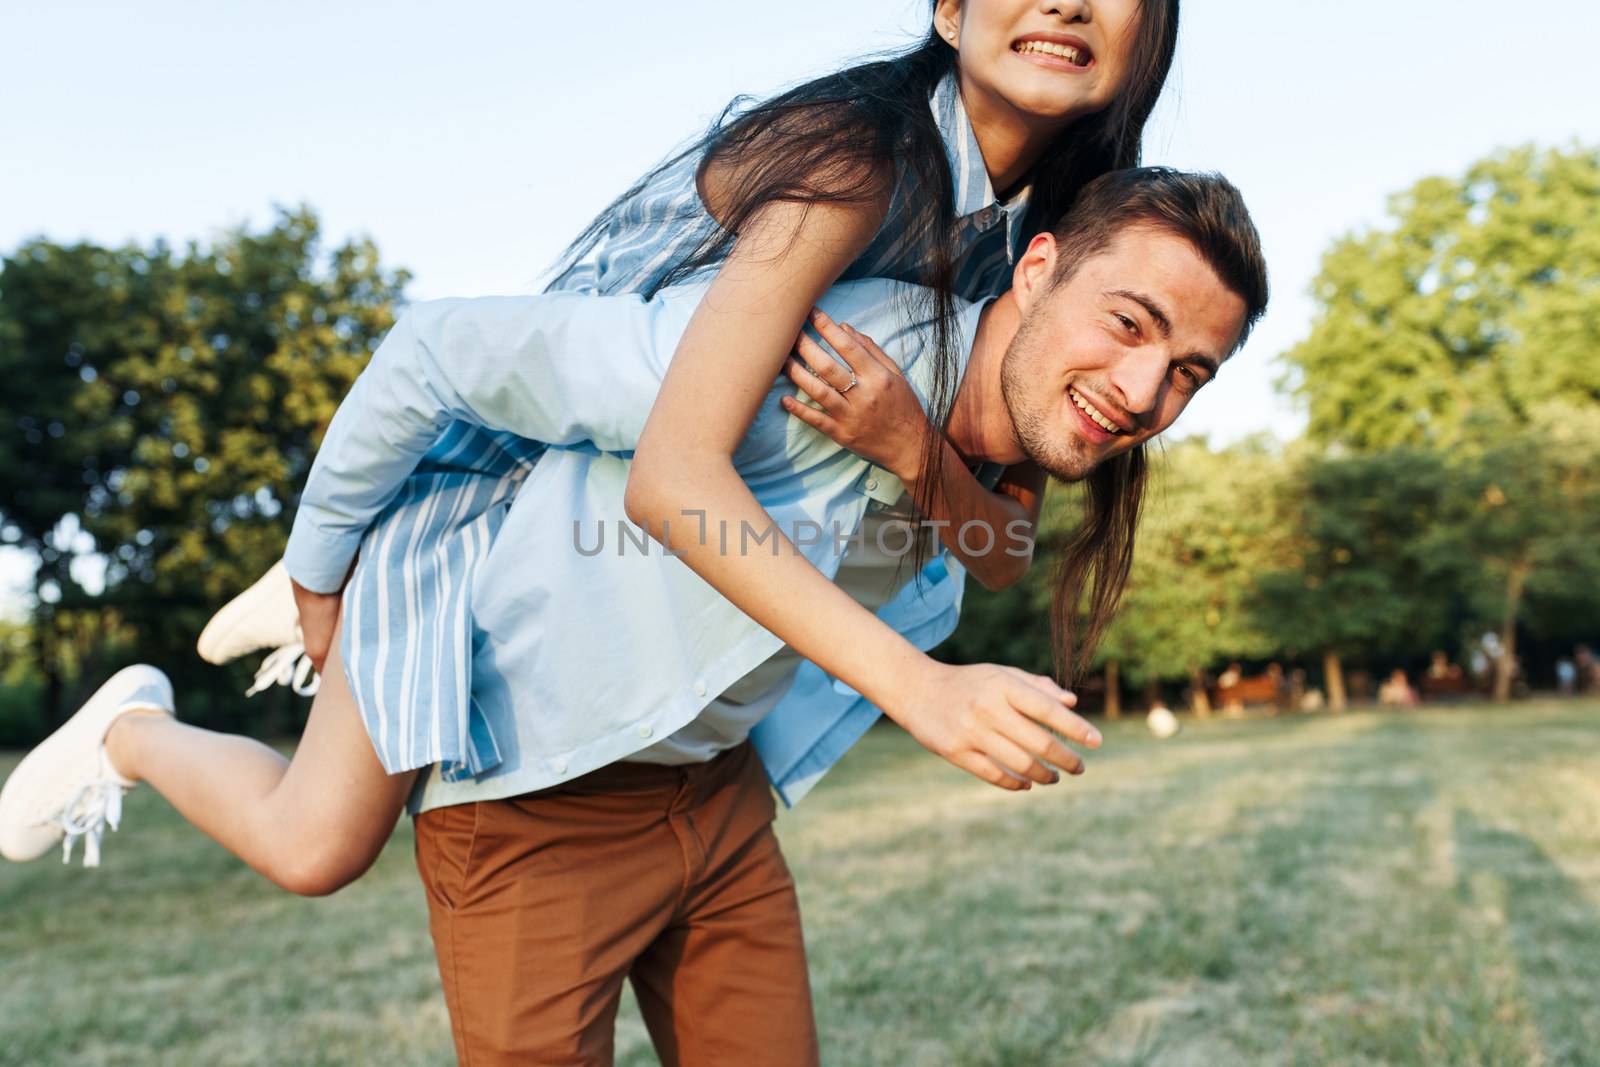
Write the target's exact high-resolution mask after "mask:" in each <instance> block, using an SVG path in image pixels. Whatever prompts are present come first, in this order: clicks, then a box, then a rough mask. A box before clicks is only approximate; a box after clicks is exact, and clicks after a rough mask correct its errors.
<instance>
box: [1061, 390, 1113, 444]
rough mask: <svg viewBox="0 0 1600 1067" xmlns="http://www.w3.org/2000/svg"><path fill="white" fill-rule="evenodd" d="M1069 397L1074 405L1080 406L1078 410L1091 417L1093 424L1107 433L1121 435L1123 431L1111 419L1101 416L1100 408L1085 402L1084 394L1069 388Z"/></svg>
mask: <svg viewBox="0 0 1600 1067" xmlns="http://www.w3.org/2000/svg"><path fill="white" fill-rule="evenodd" d="M1067 395H1068V396H1070V397H1072V402H1073V403H1074V404H1076V405H1078V410H1080V411H1082V412H1083V413H1084V414H1085V415H1087V416H1089V419H1090V421H1091V422H1093V423H1094V424H1095V425H1096V426H1098V427H1100V428H1101V429H1102V430H1104V431H1105V432H1106V433H1121V432H1122V430H1121V429H1120V428H1119V427H1118V426H1117V424H1116V423H1114V422H1112V421H1111V420H1110V419H1108V418H1106V417H1105V416H1104V415H1102V414H1100V409H1099V408H1097V407H1095V406H1094V405H1093V404H1091V403H1089V402H1088V401H1087V400H1085V399H1084V398H1083V394H1082V393H1080V392H1078V391H1077V390H1076V389H1073V388H1070V387H1069V388H1068V389H1067Z"/></svg>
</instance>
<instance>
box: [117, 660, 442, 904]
mask: <svg viewBox="0 0 1600 1067" xmlns="http://www.w3.org/2000/svg"><path fill="white" fill-rule="evenodd" d="M105 744H106V755H107V756H108V757H109V758H110V760H111V762H112V764H113V765H114V766H115V767H116V769H117V770H118V771H119V772H120V773H122V774H123V775H125V776H126V777H128V778H136V779H142V780H144V781H146V782H149V783H150V784H151V785H152V786H154V787H155V789H156V791H157V792H158V793H160V794H161V795H162V796H164V797H166V798H167V800H168V801H170V802H171V803H172V806H173V807H175V808H177V809H178V811H179V813H180V814H182V815H183V817H184V818H186V819H188V820H189V821H190V822H192V823H193V824H194V825H195V826H197V827H199V828H200V829H201V830H203V831H205V832H206V833H207V834H208V835H210V836H211V837H212V838H215V839H216V841H217V842H218V843H220V844H221V845H222V846H223V847H224V848H226V849H228V851H230V852H232V853H233V854H234V855H236V856H238V857H239V858H240V859H242V860H244V861H245V862H246V863H248V864H249V865H250V866H251V867H254V868H255V869H256V870H257V871H259V872H260V873H261V874H262V875H264V876H266V877H267V878H268V879H269V880H271V881H272V882H274V883H276V884H277V885H280V886H282V887H283V888H285V889H287V890H289V891H291V892H294V893H300V894H303V895H305V896H322V895H325V894H327V893H332V892H333V891H334V890H336V889H339V888H341V887H342V886H345V885H348V884H349V883H350V882H353V881H354V880H355V879H357V878H359V877H360V876H361V875H362V874H363V873H364V872H365V871H366V870H367V868H368V867H370V866H371V865H372V861H373V860H375V859H377V857H378V853H379V851H380V850H381V849H382V848H383V845H384V842H385V841H387V840H388V839H389V834H390V833H391V832H392V831H393V830H394V824H395V822H396V820H398V819H399V817H400V810H401V807H402V806H403V805H404V803H405V798H406V795H407V793H409V792H410V789H411V784H412V782H413V781H414V780H415V779H416V776H417V772H416V771H407V772H405V773H403V774H395V775H391V774H386V773H385V772H384V769H383V765H382V764H380V763H379V762H378V757H377V754H376V753H375V752H374V751H373V747H372V741H371V739H370V738H369V737H368V735H367V730H366V726H365V725H364V724H363V723H362V721H361V715H360V712H359V711H358V710H357V709H356V704H355V700H354V698H353V697H352V696H351V695H350V688H349V685H348V684H347V683H346V681H345V677H344V665H343V663H342V662H341V660H340V656H339V634H338V633H337V632H335V634H334V638H333V650H332V651H331V652H330V653H329V655H328V661H327V663H326V664H325V667H324V670H323V672H322V687H321V689H320V690H318V692H317V695H316V697H315V698H314V699H313V700H312V704H311V715H310V717H309V719H308V720H307V721H306V728H305V732H304V733H303V734H302V735H301V737H300V744H299V747H297V748H296V749H295V753H294V758H293V759H292V760H286V759H284V758H283V757H282V756H280V755H279V754H278V753H277V752H275V751H273V750H272V749H270V748H268V747H267V746H266V745H263V744H261V743H260V742H259V741H252V740H250V739H249V738H247V737H239V736H237V735H233V734H220V733H216V732H214V731H211V730H202V729H200V728H199V727H197V726H190V725H188V724H186V723H182V722H178V721H176V720H175V719H172V718H170V717H168V716H166V715H143V714H137V713H129V714H125V715H123V716H122V717H121V718H119V719H118V720H117V721H116V722H115V723H114V724H113V725H112V727H111V730H110V731H109V732H108V733H107V734H106V742H105Z"/></svg>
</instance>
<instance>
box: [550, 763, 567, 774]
mask: <svg viewBox="0 0 1600 1067" xmlns="http://www.w3.org/2000/svg"><path fill="white" fill-rule="evenodd" d="M552 766H554V767H555V769H556V773H557V774H566V773H567V761H566V760H564V759H558V760H556V761H555V763H554V764H552Z"/></svg>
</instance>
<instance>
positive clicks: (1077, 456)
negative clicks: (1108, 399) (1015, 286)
mask: <svg viewBox="0 0 1600 1067" xmlns="http://www.w3.org/2000/svg"><path fill="white" fill-rule="evenodd" d="M1039 333H1040V331H1039V329H1038V328H1037V327H1036V326H1035V325H1034V316H1033V314H1032V313H1031V312H1030V313H1028V314H1026V315H1024V316H1023V317H1022V322H1021V324H1019V325H1018V327H1017V332H1016V334H1015V335H1014V336H1013V337H1012V338H1011V343H1010V344H1009V345H1007V346H1006V350H1005V354H1004V355H1002V356H1001V357H1000V395H1001V397H1002V398H1003V399H1004V400H1005V405H1006V414H1007V415H1008V416H1010V418H1011V428H1012V432H1013V433H1014V434H1015V435H1016V438H1017V444H1018V445H1019V446H1021V448H1022V451H1023V452H1024V453H1026V454H1027V456H1028V458H1029V459H1031V460H1033V462H1035V463H1037V464H1038V465H1039V467H1040V469H1041V470H1043V471H1045V472H1046V473H1047V474H1050V475H1052V476H1054V477H1056V478H1059V479H1061V480H1062V481H1064V482H1076V481H1081V480H1082V479H1084V478H1086V477H1088V475H1089V472H1090V471H1092V470H1093V469H1094V467H1095V463H1096V459H1095V457H1093V456H1091V455H1089V454H1088V453H1089V447H1088V442H1086V441H1084V440H1083V438H1081V437H1079V436H1078V435H1077V433H1075V432H1074V431H1073V430H1072V429H1070V428H1069V427H1066V426H1055V425H1053V423H1052V417H1051V416H1050V415H1049V414H1048V413H1047V407H1048V405H1047V404H1046V403H1044V402H1042V401H1041V400H1040V394H1041V393H1046V394H1048V392H1049V390H1050V387H1049V386H1047V385H1045V384H1044V383H1045V382H1047V381H1053V379H1054V376H1053V375H1050V374H1048V361H1047V360H1046V359H1045V358H1044V354H1043V344H1042V342H1041V340H1040V337H1039ZM1049 398H1050V399H1057V400H1059V398H1057V397H1054V396H1050V397H1049Z"/></svg>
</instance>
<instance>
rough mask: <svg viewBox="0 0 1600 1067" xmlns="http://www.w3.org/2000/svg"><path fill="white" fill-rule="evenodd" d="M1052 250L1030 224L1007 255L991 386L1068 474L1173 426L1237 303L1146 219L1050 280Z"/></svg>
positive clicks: (1214, 364)
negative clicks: (1003, 312)
mask: <svg viewBox="0 0 1600 1067" xmlns="http://www.w3.org/2000/svg"><path fill="white" fill-rule="evenodd" d="M1030 259H1032V260H1033V264H1032V267H1033V268H1036V269H1035V273H1034V275H1032V276H1029V275H1028V273H1027V272H1028V271H1029V270H1030V262H1029V260H1030ZM1054 259H1055V245H1054V242H1053V241H1052V240H1051V239H1050V237H1049V236H1048V235H1041V236H1040V237H1037V238H1035V239H1034V243H1033V244H1032V245H1030V246H1029V249H1028V253H1027V255H1026V256H1025V257H1024V259H1023V261H1021V262H1019V264H1018V268H1017V281H1018V284H1017V287H1016V295H1017V298H1018V302H1019V304H1021V305H1022V309H1023V319H1022V324H1021V326H1020V327H1019V328H1018V329H1017V333H1016V336H1015V337H1013V338H1012V340H1011V344H1010V345H1009V346H1008V347H1007V349H1006V353H1005V356H1004V359H1003V360H1002V363H1001V369H1000V387H1001V393H1002V395H1003V396H1004V397H1005V403H1006V409H1007V411H1008V412H1009V413H1010V415H1011V422H1012V425H1013V427H1014V428H1015V430H1016V435H1017V440H1018V443H1019V444H1020V445H1021V446H1022V449H1023V451H1024V452H1026V453H1027V454H1028V455H1029V457H1031V458H1032V459H1033V461H1034V462H1035V463H1037V464H1039V466H1040V467H1042V468H1044V469H1045V470H1046V471H1049V472H1050V473H1051V474H1054V475H1055V476H1056V477H1058V478H1063V479H1066V480H1068V481H1077V480H1078V479H1080V478H1083V477H1085V476H1086V475H1087V474H1088V473H1089V472H1090V471H1091V470H1093V469H1094V467H1095V466H1097V465H1098V464H1100V463H1103V462H1104V461H1105V460H1107V459H1110V458H1111V457H1112V456H1115V455H1118V454H1119V453H1122V452H1126V451H1128V450H1129V449H1130V448H1133V447H1134V446H1135V445H1138V444H1141V443H1143V442H1145V441H1148V440H1149V439H1150V438H1152V437H1154V436H1155V435H1156V434H1158V433H1160V432H1161V431H1162V430H1165V429H1166V428H1167V427H1168V426H1171V425H1172V423H1173V420H1175V419H1176V418H1177V417H1178V415H1179V413H1180V412H1182V411H1183V409H1184V407H1186V406H1187V405H1188V403H1189V401H1190V399H1192V398H1193V396H1194V394H1195V393H1196V391H1198V390H1199V389H1200V387H1201V386H1203V385H1205V384H1206V383H1207V382H1208V381H1210V380H1211V379H1212V377H1214V376H1215V375H1216V372H1217V369H1218V367H1220V366H1221V364H1222V361H1223V359H1224V358H1226V356H1227V354H1228V353H1229V352H1230V351H1231V350H1232V348H1233V345H1234V342H1235V340H1236V339H1237V338H1238V336H1239V330H1240V329H1241V327H1242V326H1243V324H1244V315H1245V305H1244V300H1243V299H1242V298H1241V297H1240V296H1239V295H1238V294H1236V293H1234V292H1233V291H1232V290H1230V289H1228V288H1227V287H1226V286H1225V285H1223V284H1222V281H1221V279H1219V278H1218V277H1217V275H1216V272H1215V271H1213V270H1212V269H1211V266H1210V265H1209V264H1208V263H1206V261H1205V260H1204V259H1202V258H1200V255H1199V253H1197V252H1196V251H1195V250H1194V248H1193V247H1191V246H1190V245H1189V243H1188V242H1187V241H1185V240H1183V239H1182V238H1180V237H1176V236H1173V235H1172V234H1170V233H1166V232H1164V231H1161V230H1157V229H1153V228H1150V227H1143V226H1140V227H1130V228H1128V229H1124V230H1123V231H1122V232H1121V233H1119V234H1117V235H1116V237H1114V238H1113V239H1112V242H1111V244H1110V246H1109V247H1107V248H1106V249H1105V250H1104V251H1102V252H1100V253H1098V254H1097V255H1094V256H1092V257H1090V258H1089V259H1086V260H1084V261H1083V262H1082V263H1081V264H1079V265H1078V269H1077V271H1076V272H1075V273H1074V274H1073V275H1072V277H1070V278H1068V279H1067V280H1066V281H1065V282H1062V283H1060V284H1059V285H1054V284H1052V283H1051V282H1050V281H1049V280H1048V278H1049V274H1050V273H1051V272H1053V269H1054ZM1040 272H1042V273H1040ZM1030 283H1031V284H1030Z"/></svg>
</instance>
